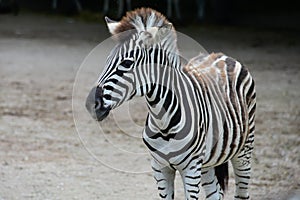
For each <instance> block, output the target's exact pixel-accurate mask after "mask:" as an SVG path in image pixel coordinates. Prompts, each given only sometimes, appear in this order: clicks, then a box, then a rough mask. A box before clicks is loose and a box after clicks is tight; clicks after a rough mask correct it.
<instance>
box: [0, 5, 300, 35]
mask: <svg viewBox="0 0 300 200" xmlns="http://www.w3.org/2000/svg"><path fill="white" fill-rule="evenodd" d="M79 2H80V4H81V6H82V11H84V12H87V11H88V12H90V13H94V14H99V15H101V14H103V13H102V10H103V4H104V1H103V0H97V1H96V0H81V1H80V0H79ZM117 2H118V1H116V0H110V10H109V13H108V14H107V15H108V16H109V17H111V18H115V19H117V18H119V17H117ZM179 2H180V11H181V15H182V19H180V20H179V19H177V18H176V17H172V18H171V19H170V21H172V22H174V23H177V25H189V24H200V23H201V24H203V23H204V24H225V25H227V24H230V25H241V26H254V27H266V28H280V29H292V30H299V29H300V3H299V1H296V0H290V1H274V0H242V1H241V0H206V2H205V17H204V19H203V20H201V21H200V22H199V20H196V13H197V10H196V9H197V6H196V0H189V1H187V0H185V1H183V0H180V1H179ZM124 5H125V3H124ZM142 6H143V7H151V8H154V9H157V10H158V11H160V12H162V13H163V14H166V10H167V1H166V0H151V1H149V0H132V9H134V8H138V7H142ZM10 11H11V12H13V13H15V15H17V14H18V13H21V12H24V11H26V12H28V11H29V12H47V13H48V12H49V13H55V14H63V15H64V14H66V15H78V14H79V12H78V10H77V8H76V4H75V1H74V0H58V1H57V9H55V10H53V8H52V0H0V12H2V13H3V12H6V13H7V12H10ZM125 11H126V9H124V13H123V14H125ZM173 16H175V11H174V8H173Z"/></svg>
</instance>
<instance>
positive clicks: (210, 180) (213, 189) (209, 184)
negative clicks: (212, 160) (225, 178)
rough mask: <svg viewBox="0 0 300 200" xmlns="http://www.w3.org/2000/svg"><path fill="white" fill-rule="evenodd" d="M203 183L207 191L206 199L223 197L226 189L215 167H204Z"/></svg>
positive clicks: (212, 199)
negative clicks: (221, 183)
mask: <svg viewBox="0 0 300 200" xmlns="http://www.w3.org/2000/svg"><path fill="white" fill-rule="evenodd" d="M201 184H202V187H203V189H204V191H205V195H206V199H208V200H221V199H223V196H224V191H223V189H222V186H221V185H220V183H219V180H218V178H217V176H216V173H215V168H209V169H203V171H202V181H201Z"/></svg>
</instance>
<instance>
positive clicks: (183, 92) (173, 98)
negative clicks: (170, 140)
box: [146, 69, 199, 138]
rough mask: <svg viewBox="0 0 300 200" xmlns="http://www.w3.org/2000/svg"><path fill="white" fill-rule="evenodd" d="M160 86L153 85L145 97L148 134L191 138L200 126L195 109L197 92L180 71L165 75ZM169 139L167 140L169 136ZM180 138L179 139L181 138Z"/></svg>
mask: <svg viewBox="0 0 300 200" xmlns="http://www.w3.org/2000/svg"><path fill="white" fill-rule="evenodd" d="M165 73H166V74H164V76H163V78H161V79H160V80H161V81H160V82H157V83H156V84H153V85H152V88H151V91H150V92H149V93H148V94H147V95H146V100H147V105H148V109H149V116H148V120H147V121H148V122H147V124H146V125H147V128H148V131H147V132H148V133H149V134H150V135H151V134H156V133H157V132H159V133H161V134H164V135H169V136H170V135H174V133H176V134H177V138H178V134H181V135H182V137H184V136H183V135H186V134H188V133H189V132H190V131H191V130H195V129H194V128H192V127H193V126H195V125H196V124H197V123H198V117H197V116H199V115H197V113H199V111H198V110H197V108H199V107H197V106H196V105H195V103H196V102H195V101H193V100H192V99H195V95H196V93H195V90H194V89H193V88H191V87H190V86H191V85H192V84H190V81H189V79H188V77H187V76H185V75H184V74H183V73H182V72H181V71H180V70H176V69H175V70H174V69H173V70H170V71H165ZM167 137H168V136H167ZM179 137H180V136H179Z"/></svg>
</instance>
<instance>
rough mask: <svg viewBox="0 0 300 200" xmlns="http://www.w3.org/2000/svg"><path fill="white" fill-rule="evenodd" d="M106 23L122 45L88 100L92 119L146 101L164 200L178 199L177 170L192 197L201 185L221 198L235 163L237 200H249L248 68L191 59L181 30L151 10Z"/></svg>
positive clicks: (148, 137)
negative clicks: (183, 49) (181, 43)
mask: <svg viewBox="0 0 300 200" xmlns="http://www.w3.org/2000/svg"><path fill="white" fill-rule="evenodd" d="M106 22H107V26H108V29H109V31H110V33H111V34H112V35H113V36H114V39H115V40H117V41H118V42H117V45H116V46H115V48H114V49H113V50H112V51H111V53H110V55H109V56H108V58H107V61H106V67H105V68H104V71H103V72H102V74H101V76H100V78H99V80H98V82H97V86H95V87H94V88H93V89H92V90H91V92H90V94H89V96H88V98H87V101H86V107H87V109H88V110H89V112H90V113H91V115H92V116H93V117H94V118H95V119H96V120H99V121H101V120H103V119H104V118H106V116H107V115H108V114H109V112H110V110H112V109H114V108H116V107H118V106H120V105H121V104H122V103H123V102H124V101H127V100H130V99H131V98H133V97H136V96H144V97H145V99H146V102H147V106H148V111H149V112H148V117H147V120H146V124H145V128H144V132H143V141H144V143H145V144H146V146H147V147H148V148H149V151H150V154H151V156H152V158H153V159H152V162H151V165H152V169H153V171H154V178H155V180H156V181H157V186H158V190H159V196H160V198H161V199H174V178H175V172H176V171H177V170H178V171H179V173H180V175H181V177H182V181H183V185H184V191H185V197H186V199H198V198H199V193H200V186H201V185H202V187H203V189H204V191H205V194H206V199H222V198H223V196H224V191H225V189H226V186H227V182H228V162H229V161H231V163H232V166H233V168H234V173H235V181H236V190H235V199H249V198H250V197H249V193H248V188H249V181H250V171H251V152H252V150H253V141H254V126H255V125H254V118H255V107H256V99H255V97H256V93H255V86H254V81H253V79H252V77H251V75H250V73H249V72H248V70H247V69H246V68H245V67H244V66H243V65H242V64H241V63H239V62H238V61H236V60H234V59H232V58H230V57H228V56H226V55H223V54H221V53H218V54H215V53H212V54H210V55H199V56H197V57H195V58H194V59H191V60H190V61H188V62H187V61H185V60H184V59H183V58H182V56H180V52H179V50H178V47H177V38H176V33H175V30H174V27H173V26H172V24H171V23H170V22H169V21H168V20H167V19H166V18H165V17H164V16H163V15H162V14H160V13H159V12H157V11H154V10H152V9H150V8H141V9H137V10H135V11H131V12H128V13H127V14H126V16H125V17H123V18H122V20H121V21H120V22H115V21H112V20H110V19H108V18H106ZM126 31H130V34H128V33H127V34H124V33H125V32H126Z"/></svg>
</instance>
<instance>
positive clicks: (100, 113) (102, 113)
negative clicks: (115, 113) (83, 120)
mask: <svg viewBox="0 0 300 200" xmlns="http://www.w3.org/2000/svg"><path fill="white" fill-rule="evenodd" d="M109 112H110V108H101V109H98V110H96V109H95V119H96V120H97V121H102V120H104V119H105V118H106V117H107V116H108V114H109Z"/></svg>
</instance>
